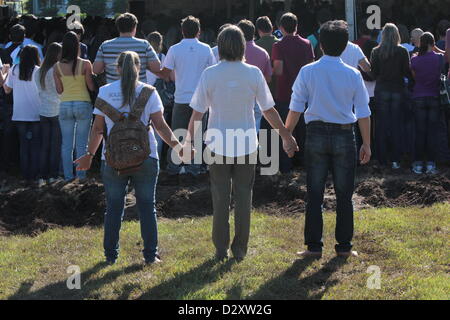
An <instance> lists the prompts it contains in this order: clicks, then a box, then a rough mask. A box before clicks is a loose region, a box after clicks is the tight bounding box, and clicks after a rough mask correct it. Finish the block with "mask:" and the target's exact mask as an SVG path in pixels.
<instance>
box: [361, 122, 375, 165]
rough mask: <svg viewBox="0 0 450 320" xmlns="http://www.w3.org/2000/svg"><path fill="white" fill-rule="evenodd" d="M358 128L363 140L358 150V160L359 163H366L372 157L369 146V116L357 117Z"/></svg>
mask: <svg viewBox="0 0 450 320" xmlns="http://www.w3.org/2000/svg"><path fill="white" fill-rule="evenodd" d="M358 125H359V130H360V132H361V137H362V140H363V145H362V146H361V150H360V152H359V160H360V161H361V164H362V165H364V164H367V163H369V161H370V158H371V157H372V150H371V148H370V143H371V141H370V117H367V118H362V119H358Z"/></svg>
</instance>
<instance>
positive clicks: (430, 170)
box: [427, 164, 439, 174]
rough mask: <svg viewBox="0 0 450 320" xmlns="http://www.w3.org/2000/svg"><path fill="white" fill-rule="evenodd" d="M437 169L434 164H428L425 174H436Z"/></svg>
mask: <svg viewBox="0 0 450 320" xmlns="http://www.w3.org/2000/svg"><path fill="white" fill-rule="evenodd" d="M438 173H439V171H438V170H437V168H436V165H434V164H429V165H427V174H438Z"/></svg>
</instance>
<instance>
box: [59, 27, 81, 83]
mask: <svg viewBox="0 0 450 320" xmlns="http://www.w3.org/2000/svg"><path fill="white" fill-rule="evenodd" d="M79 50H80V41H79V40H78V37H77V35H76V34H75V32H73V31H69V32H67V33H66V34H65V35H64V38H63V42H62V53H61V62H63V63H72V74H73V75H74V76H75V71H76V68H77V62H78V51H79Z"/></svg>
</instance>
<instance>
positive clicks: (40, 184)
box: [38, 179, 45, 188]
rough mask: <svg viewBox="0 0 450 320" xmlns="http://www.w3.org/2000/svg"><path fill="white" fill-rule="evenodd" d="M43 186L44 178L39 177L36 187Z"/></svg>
mask: <svg viewBox="0 0 450 320" xmlns="http://www.w3.org/2000/svg"><path fill="white" fill-rule="evenodd" d="M43 186H45V180H44V179H39V180H38V187H39V188H42V187H43Z"/></svg>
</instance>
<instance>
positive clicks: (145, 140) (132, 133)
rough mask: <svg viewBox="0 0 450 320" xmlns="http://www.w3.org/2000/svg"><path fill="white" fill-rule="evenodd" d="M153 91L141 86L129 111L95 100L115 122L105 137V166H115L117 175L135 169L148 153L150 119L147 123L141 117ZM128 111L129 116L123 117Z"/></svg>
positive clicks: (148, 87) (139, 166)
mask: <svg viewBox="0 0 450 320" xmlns="http://www.w3.org/2000/svg"><path fill="white" fill-rule="evenodd" d="M154 91H155V88H154V87H151V86H147V85H146V86H144V88H143V89H142V91H141V93H140V94H139V97H138V98H137V100H136V102H135V103H134V105H133V106H132V107H131V110H130V112H129V113H128V112H119V111H118V110H117V109H116V108H114V107H113V106H111V105H110V104H109V103H108V102H106V101H105V100H103V99H101V98H97V100H96V102H95V107H96V108H97V109H99V110H100V111H102V112H103V113H104V114H105V115H106V116H108V118H110V119H111V120H112V121H113V122H114V126H113V127H112V129H111V131H110V133H109V136H108V139H107V140H106V152H105V157H106V163H107V164H108V166H110V167H111V168H113V169H116V170H117V171H118V174H119V175H125V174H130V173H133V172H136V171H138V170H139V169H140V168H141V166H142V164H143V163H144V161H145V160H147V159H148V158H149V156H150V153H151V150H150V140H149V137H148V131H149V129H150V119H149V123H148V125H147V126H146V125H144V124H143V123H142V121H141V116H142V113H143V112H144V110H145V106H146V105H147V102H148V100H149V99H150V96H151V95H152V94H153V92H154ZM127 113H128V117H125V114H127Z"/></svg>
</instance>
